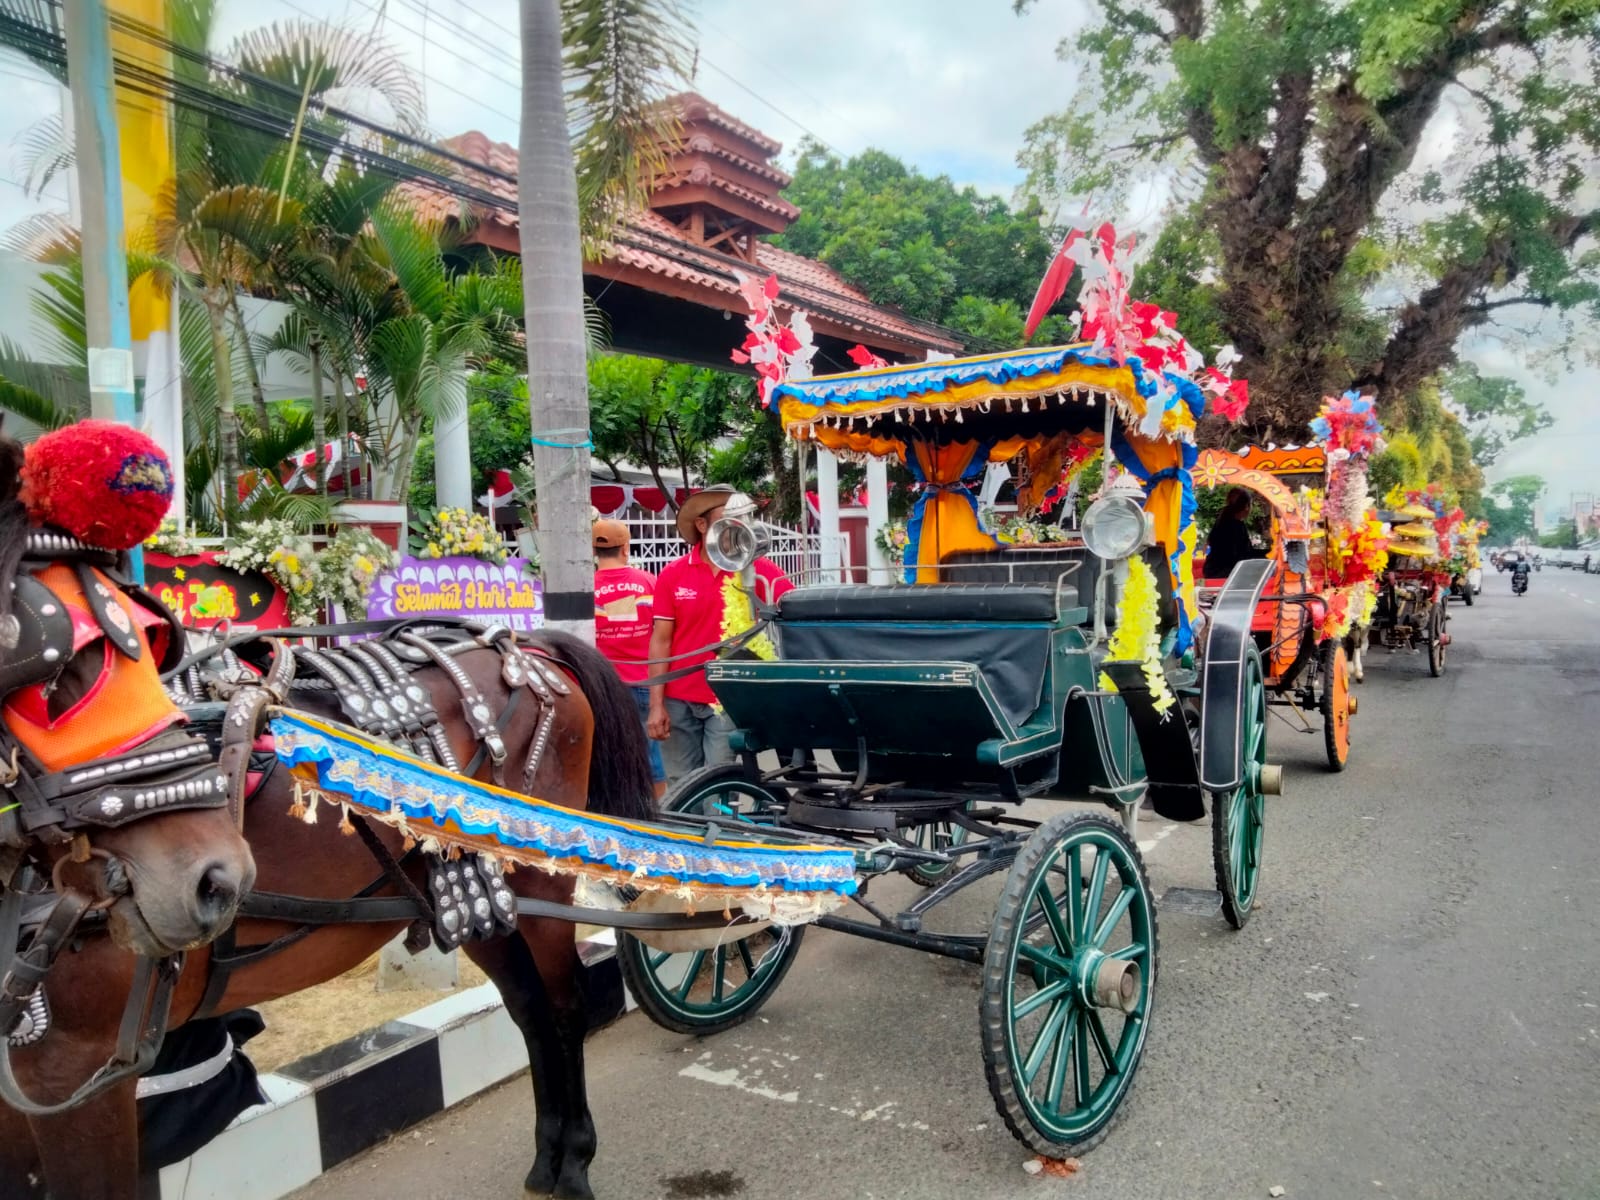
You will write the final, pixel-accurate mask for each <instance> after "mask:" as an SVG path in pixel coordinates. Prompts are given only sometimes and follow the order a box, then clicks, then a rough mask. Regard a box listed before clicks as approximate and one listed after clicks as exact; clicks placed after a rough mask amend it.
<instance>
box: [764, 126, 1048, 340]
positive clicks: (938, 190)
mask: <svg viewBox="0 0 1600 1200" xmlns="http://www.w3.org/2000/svg"><path fill="white" fill-rule="evenodd" d="M784 196H785V197H786V198H787V199H788V200H790V201H791V202H792V203H794V204H795V206H796V207H798V208H799V209H800V216H799V218H798V219H796V220H795V222H794V223H793V224H792V225H790V226H789V228H788V229H786V230H785V231H784V232H783V233H782V234H781V235H779V236H778V237H776V238H774V239H773V241H774V242H775V243H777V244H778V245H780V246H783V247H784V248H785V249H788V250H792V251H794V252H795V253H796V254H804V255H805V256H807V257H808V258H817V259H821V260H822V261H823V262H825V263H827V264H828V265H829V266H830V267H833V268H834V269H835V270H837V271H838V272H839V273H840V274H842V275H843V276H844V277H845V278H846V279H848V280H849V281H850V282H851V283H853V284H855V285H856V286H858V287H860V288H861V289H862V290H863V291H865V292H866V293H867V295H868V296H870V297H871V298H872V299H873V300H874V301H875V302H877V303H879V304H892V305H895V306H896V307H898V308H901V309H903V310H904V311H905V312H907V313H909V314H910V315H912V316H914V317H920V318H922V319H924V320H928V321H938V322H940V323H943V324H946V325H950V326H953V327H954V328H956V329H959V330H960V331H961V332H962V333H965V334H967V335H968V336H969V338H970V341H971V343H972V345H973V346H974V347H977V348H984V349H988V348H991V347H997V346H1004V347H1005V348H1007V349H1009V348H1011V347H1013V346H1015V345H1017V344H1018V343H1019V342H1021V340H1022V326H1023V318H1024V315H1025V314H1026V312H1027V309H1028V304H1029V302H1030V301H1031V300H1032V298H1033V293H1034V289H1035V288H1036V287H1037V286H1038V283H1039V278H1040V276H1041V275H1042V274H1043V273H1044V269H1045V265H1046V264H1047V263H1048V262H1049V261H1050V255H1051V252H1052V251H1053V250H1054V247H1055V239H1054V237H1053V236H1052V234H1051V232H1050V231H1049V230H1048V229H1047V228H1046V226H1045V225H1044V223H1043V212H1042V210H1041V209H1040V207H1039V205H1038V203H1037V202H1028V203H1025V204H1024V205H1022V206H1021V207H1020V208H1016V209H1013V208H1012V207H1011V206H1010V205H1008V204H1006V202H1005V201H1003V200H999V199H997V198H995V197H993V196H984V195H980V194H979V193H978V191H977V190H976V189H975V188H972V187H957V186H956V185H955V183H954V182H952V181H951V179H950V177H949V176H947V175H935V176H929V175H924V174H922V173H921V172H920V171H917V170H916V169H915V168H913V167H908V166H906V164H905V163H903V162H901V161H900V160H899V159H898V158H895V157H894V156H893V155H891V154H887V153H885V152H884V151H882V150H866V151H863V152H862V153H860V154H857V155H855V156H853V157H851V158H848V159H845V158H841V157H840V156H838V155H837V154H834V153H833V152H832V151H831V150H828V149H827V148H826V147H824V146H822V145H820V144H819V143H817V142H815V141H813V140H811V139H809V138H808V139H806V140H805V141H803V142H802V143H801V144H800V155H799V159H798V161H797V163H796V164H795V170H794V181H793V182H792V183H791V184H790V185H789V186H788V187H787V188H785V189H784ZM1070 299H1071V297H1068V298H1067V301H1066V303H1068V304H1069V305H1070ZM1063 333H1064V323H1063V322H1062V321H1060V320H1055V319H1053V320H1052V321H1051V324H1050V327H1049V328H1047V329H1044V330H1042V331H1040V333H1039V334H1038V335H1036V337H1035V339H1034V340H1035V341H1037V342H1040V343H1041V344H1043V343H1046V342H1048V340H1050V339H1051V338H1055V337H1060V336H1062V335H1063Z"/></svg>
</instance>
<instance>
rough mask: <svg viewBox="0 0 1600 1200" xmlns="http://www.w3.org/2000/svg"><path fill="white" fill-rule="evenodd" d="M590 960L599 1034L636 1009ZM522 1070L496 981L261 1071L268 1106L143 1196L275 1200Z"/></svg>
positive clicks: (609, 959)
mask: <svg viewBox="0 0 1600 1200" xmlns="http://www.w3.org/2000/svg"><path fill="white" fill-rule="evenodd" d="M599 940H600V939H596V941H599ZM607 940H609V935H607ZM585 957H586V958H587V957H590V956H589V955H588V954H586V955H585ZM594 957H596V958H598V961H591V962H590V964H589V965H588V966H587V967H586V968H585V973H586V978H585V981H584V987H585V991H586V992H587V993H588V994H589V995H590V996H591V997H595V998H597V999H596V1000H595V1002H594V1005H593V1006H592V1011H591V1013H590V1021H591V1025H592V1026H593V1027H596V1028H597V1027H599V1026H600V1025H603V1024H608V1023H609V1022H611V1021H613V1020H615V1019H616V1018H617V1017H619V1016H621V1015H622V1012H623V1011H624V1010H625V1009H626V1008H631V1007H632V1006H633V1005H632V1001H631V999H630V998H628V997H627V996H626V993H625V991H624V989H623V987H622V974H621V970H620V969H619V968H618V966H617V962H616V958H615V956H614V955H610V954H607V955H605V956H604V957H603V958H599V956H594ZM527 1065H528V1052H527V1049H526V1047H525V1046H524V1045H523V1042H522V1034H521V1033H519V1032H518V1030H517V1027H516V1026H515V1025H514V1024H513V1023H512V1021H511V1018H510V1017H509V1016H508V1015H507V1014H506V1010H505V1006H504V1005H503V1004H502V1003H501V1001H500V993H499V992H498V991H496V990H495V986H494V984H492V983H485V984H483V985H481V986H479V987H473V988H466V989H464V990H462V991H460V992H457V993H455V994H454V995H450V996H446V997H445V998H444V999H442V1000H438V1001H436V1002H434V1003H432V1004H429V1005H428V1006H427V1007H426V1008H421V1009H418V1010H417V1011H416V1012H413V1013H410V1014H408V1015H406V1016H404V1017H400V1018H399V1019H397V1020H394V1021H389V1022H386V1023H385V1024H383V1025H380V1026H378V1027H377V1028H375V1029H368V1030H366V1031H365V1032H362V1033H359V1034H356V1035H355V1036H354V1037H352V1038H348V1039H346V1040H345V1041H343V1042H339V1043H338V1044H336V1045H333V1046H329V1047H328V1048H327V1049H325V1050H319V1051H318V1052H317V1053H315V1054H311V1055H308V1056H307V1057H305V1058H302V1059H299V1060H297V1061H295V1062H292V1063H290V1064H288V1065H287V1066H285V1067H283V1068H281V1069H280V1070H278V1071H276V1072H274V1073H272V1074H263V1075H262V1076H261V1077H260V1082H261V1090H262V1091H263V1092H264V1093H265V1094H266V1096H267V1103H265V1104H260V1105H257V1106H256V1107H254V1108H250V1109H246V1110H245V1111H244V1112H243V1113H241V1114H240V1115H239V1117H238V1119H237V1120H235V1121H234V1122H233V1124H231V1125H229V1126H228V1128H227V1129H226V1130H224V1131H223V1132H222V1134H221V1135H219V1136H218V1137H216V1138H215V1139H213V1140H212V1141H211V1142H210V1143H209V1144H208V1145H207V1146H205V1148H204V1149H202V1150H200V1151H199V1152H198V1153H196V1154H194V1155H192V1156H191V1157H189V1158H186V1159H184V1160H183V1161H182V1162H176V1163H173V1164H171V1165H170V1166H167V1167H163V1168H162V1169H161V1172H160V1175H159V1177H158V1180H157V1181H156V1182H157V1186H156V1187H154V1188H151V1187H147V1188H146V1189H145V1194H146V1197H147V1198H148V1200H280V1198H281V1197H283V1196H287V1195H288V1194H289V1193H291V1192H293V1191H294V1190H295V1189H296V1188H300V1187H304V1186H305V1185H306V1184H308V1183H310V1182H311V1181H312V1180H313V1179H315V1178H317V1176H319V1175H321V1174H322V1173H323V1172H325V1171H329V1170H332V1169H333V1168H334V1167H336V1166H338V1165H339V1164H340V1163H342V1162H344V1161H346V1160H347V1159H350V1158H354V1157H355V1156H356V1155H358V1154H360V1153H361V1152H362V1151H363V1150H366V1149H368V1148H369V1147H371V1146H374V1145H377V1144H378V1143H379V1142H382V1141H384V1140H385V1139H387V1138H390V1137H393V1136H394V1135H395V1134H397V1133H401V1132H403V1131H404V1130H406V1129H409V1128H411V1127H412V1126H413V1125H416V1124H418V1123H419V1122H421V1121H425V1120H427V1119H428V1118H429V1117H432V1116H435V1115H437V1114H438V1113H440V1112H442V1111H444V1110H445V1109H447V1108H449V1107H451V1106H452V1105H455V1104H460V1103H461V1102H462V1101H463V1100H467V1099H470V1098H471V1097H472V1096H475V1095H477V1094H478V1093H479V1092H482V1091H484V1090H486V1089H487V1088H491V1087H493V1086H494V1085H495V1084H497V1083H501V1082H503V1081H505V1080H507V1079H509V1078H511V1077H512V1076H513V1075H516V1074H517V1073H518V1072H520V1071H522V1070H525V1069H526V1068H527ZM400 1194H401V1193H400V1192H397V1193H396V1195H400Z"/></svg>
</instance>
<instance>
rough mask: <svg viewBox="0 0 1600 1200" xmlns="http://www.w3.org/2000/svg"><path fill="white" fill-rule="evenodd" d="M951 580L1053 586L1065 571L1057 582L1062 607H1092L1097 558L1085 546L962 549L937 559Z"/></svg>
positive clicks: (1091, 608)
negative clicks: (946, 568) (1074, 547)
mask: <svg viewBox="0 0 1600 1200" xmlns="http://www.w3.org/2000/svg"><path fill="white" fill-rule="evenodd" d="M941 565H942V566H944V567H948V568H949V570H948V571H947V572H946V574H947V576H948V578H949V579H950V581H951V582H952V583H967V584H997V583H1004V584H1010V585H1011V586H1019V585H1020V586H1032V587H1046V588H1051V589H1054V588H1055V586H1056V583H1057V581H1058V580H1060V579H1061V575H1062V573H1063V572H1065V571H1071V572H1072V574H1071V575H1069V576H1068V577H1067V579H1066V580H1065V582H1063V583H1062V585H1061V603H1062V606H1063V607H1065V608H1073V607H1077V608H1083V609H1087V610H1088V611H1089V612H1091V613H1092V612H1093V611H1094V585H1095V580H1097V579H1099V578H1100V569H1101V566H1102V562H1101V559H1100V558H1099V557H1098V556H1097V555H1095V554H1092V553H1090V552H1089V551H1088V550H1086V549H1061V548H1059V547H1056V548H1052V549H1048V550H1022V549H1006V550H1000V549H995V550H965V551H962V552H960V553H958V554H952V555H950V556H949V557H947V558H945V559H944V560H943V562H942V563H941Z"/></svg>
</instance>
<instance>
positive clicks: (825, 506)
mask: <svg viewBox="0 0 1600 1200" xmlns="http://www.w3.org/2000/svg"><path fill="white" fill-rule="evenodd" d="M817 509H818V513H817V515H818V517H819V519H820V523H821V526H822V581H823V582H824V583H838V582H839V580H840V575H839V568H840V567H841V566H843V565H844V562H843V559H844V556H843V555H842V554H841V553H840V551H841V550H842V548H843V546H844V539H843V538H842V537H841V536H840V530H839V460H838V459H837V458H835V457H834V456H833V451H831V450H824V449H823V448H822V447H821V446H818V447H817Z"/></svg>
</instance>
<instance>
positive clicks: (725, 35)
mask: <svg viewBox="0 0 1600 1200" xmlns="http://www.w3.org/2000/svg"><path fill="white" fill-rule="evenodd" d="M711 33H713V34H714V35H715V36H717V37H719V38H721V39H722V40H723V41H725V42H727V43H728V44H729V45H730V46H732V47H733V48H734V49H736V50H738V51H739V52H740V53H741V54H743V55H745V56H746V57H747V58H749V59H751V60H752V61H753V62H755V63H756V64H757V65H759V66H762V67H765V68H766V69H767V70H769V71H771V72H772V73H773V74H774V75H776V76H777V77H778V78H779V79H781V80H784V81H785V82H787V83H788V84H789V86H790V87H792V88H794V89H795V90H796V91H798V92H799V93H800V94H801V95H803V96H804V97H805V98H806V99H807V100H809V101H811V103H813V104H815V105H816V106H817V107H818V108H820V109H822V110H823V111H824V112H826V113H829V114H830V115H831V116H832V117H833V119H834V120H836V121H838V122H840V123H841V124H843V125H848V126H849V127H850V128H851V129H852V130H854V131H855V133H856V134H857V135H858V136H861V135H862V130H861V128H860V127H859V126H857V125H856V123H855V122H854V121H851V120H849V119H848V118H847V117H844V116H841V115H840V113H839V110H838V109H836V108H834V107H833V106H832V105H830V104H828V102H827V101H825V100H823V99H821V98H820V97H818V96H817V94H816V93H815V92H813V91H811V89H809V88H807V87H806V86H805V85H804V84H801V83H799V82H797V81H796V80H795V78H794V76H792V75H790V74H789V73H788V72H786V71H784V70H783V69H782V68H780V67H778V66H775V65H774V64H773V63H772V62H771V60H769V59H765V58H762V57H761V56H760V55H758V54H756V52H755V51H753V50H751V49H750V48H749V47H748V46H746V45H745V44H744V43H743V42H741V41H739V39H738V38H736V37H734V36H733V35H732V34H730V33H729V32H728V31H727V30H725V29H723V28H721V27H720V26H718V27H714V28H713V29H712V30H711ZM709 61H710V60H709V59H708V60H707V62H709ZM713 65H714V64H713ZM718 69H719V70H720V68H718ZM763 103H765V101H763ZM802 128H803V127H802ZM812 136H813V137H816V136H817V135H815V134H812ZM817 140H818V141H819V142H820V141H822V139H821V138H820V137H818V138H817ZM861 140H862V141H863V142H865V141H867V140H868V139H867V138H866V137H864V136H862V137H861ZM823 144H824V145H827V143H826V142H824V143H823ZM828 149H830V150H833V151H834V153H835V154H837V153H838V150H836V149H835V148H834V147H832V146H829V147H828Z"/></svg>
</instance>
